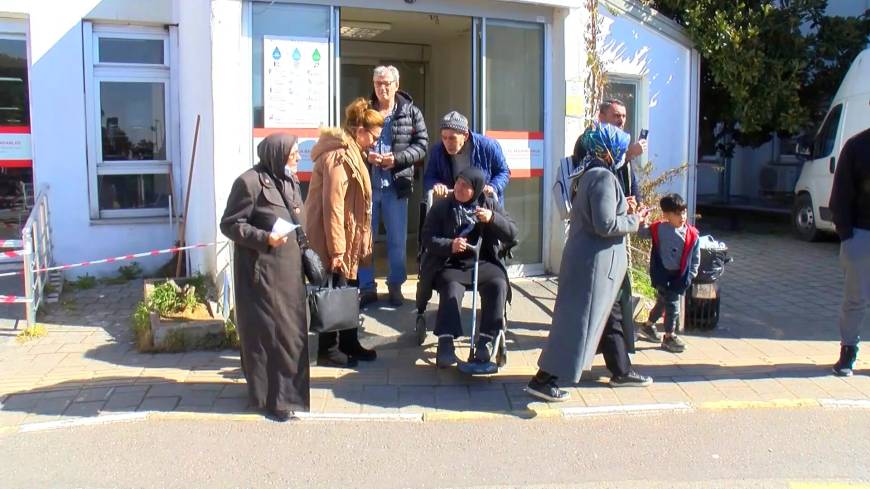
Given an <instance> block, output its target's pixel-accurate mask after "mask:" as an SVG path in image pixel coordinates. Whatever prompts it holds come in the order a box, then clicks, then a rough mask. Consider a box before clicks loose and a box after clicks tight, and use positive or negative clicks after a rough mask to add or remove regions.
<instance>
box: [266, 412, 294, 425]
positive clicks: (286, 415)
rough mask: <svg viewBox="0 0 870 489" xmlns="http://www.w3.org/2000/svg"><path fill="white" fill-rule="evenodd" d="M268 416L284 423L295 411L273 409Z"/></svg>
mask: <svg viewBox="0 0 870 489" xmlns="http://www.w3.org/2000/svg"><path fill="white" fill-rule="evenodd" d="M268 417H269V418H271V419H272V420H274V421H278V422H279V423H283V422H285V421H290V418H292V417H293V411H290V410H289V409H273V410H272V411H271V412H270V413H269V415H268Z"/></svg>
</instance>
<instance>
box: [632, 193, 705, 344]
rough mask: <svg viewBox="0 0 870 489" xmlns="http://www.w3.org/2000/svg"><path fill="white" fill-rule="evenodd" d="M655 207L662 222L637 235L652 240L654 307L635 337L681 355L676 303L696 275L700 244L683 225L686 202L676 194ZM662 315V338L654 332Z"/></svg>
mask: <svg viewBox="0 0 870 489" xmlns="http://www.w3.org/2000/svg"><path fill="white" fill-rule="evenodd" d="M659 206H660V207H661V209H662V214H663V219H661V220H659V221H656V222H654V223H652V224H651V225H650V226H649V227H645V228H642V229H641V230H640V232H639V233H638V234H639V235H640V236H641V237H648V238H652V251H651V252H650V258H649V274H650V279H651V281H652V285H653V287H655V289H656V291H657V295H656V304H655V306H653V308H652V310H650V313H649V318H648V319H647V322H646V323H644V324H642V325H641V326H640V328H639V331H638V334H639V335H640V336H641V337H642V338H644V339H646V340H648V341H654V342H659V341H661V343H662V349H664V350H667V351H670V352H673V353H681V352H683V351H685V350H686V343H685V342H684V341H683V340H682V339H680V337H679V336H677V334H676V330H677V322H678V320H679V313H680V301H681V299H682V296H683V294H684V293H685V292H686V289H688V288H689V286H690V285H691V284H692V279H694V278H695V276H696V275H698V266H699V265H700V263H701V244H700V241H699V240H698V230H697V229H695V227H694V226H692V225H691V224H688V223H687V221H686V217H687V214H686V208H687V206H686V201H685V200H683V198H682V197H681V196H680V195H679V194H668V195H665V196H664V197H662V199H661V201H659ZM662 313H664V316H665V321H664V323H665V324H664V326H665V334H664V337H661V336H660V335H659V333H658V331H656V328H655V323H656V321H658V320H659V318H660V317H662Z"/></svg>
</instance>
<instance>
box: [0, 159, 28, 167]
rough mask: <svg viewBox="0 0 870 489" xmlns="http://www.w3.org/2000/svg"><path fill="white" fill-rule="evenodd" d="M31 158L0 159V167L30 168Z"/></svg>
mask: <svg viewBox="0 0 870 489" xmlns="http://www.w3.org/2000/svg"><path fill="white" fill-rule="evenodd" d="M32 166H33V160H0V168H30V167H32Z"/></svg>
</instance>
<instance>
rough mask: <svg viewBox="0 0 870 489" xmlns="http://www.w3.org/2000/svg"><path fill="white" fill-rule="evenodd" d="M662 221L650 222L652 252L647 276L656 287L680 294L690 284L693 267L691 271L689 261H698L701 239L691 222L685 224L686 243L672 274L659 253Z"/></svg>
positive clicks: (692, 276)
mask: <svg viewBox="0 0 870 489" xmlns="http://www.w3.org/2000/svg"><path fill="white" fill-rule="evenodd" d="M663 222H664V221H657V222H654V223H652V225H650V228H649V232H650V235H651V236H652V252H651V253H650V254H649V276H650V281H651V282H652V286H653V287H655V288H656V289H659V288H664V289H667V290H670V291H672V292H676V293H678V294H682V293H683V292H685V291H686V289H688V288H689V285H691V284H692V278H694V273H697V268H695V271H694V273H693V272H692V267H691V262H692V261H693V259H694V261H695V263H698V261H699V260H700V255H701V241H700V240H699V239H698V229H697V228H695V226H692V225H691V224H686V244H685V245H684V246H683V254H682V256H681V257H680V270H679V273H678V274H674V273H673V272H671V271H669V270H668V269H666V268H665V266H664V265H663V264H662V258H661V254H660V253H659V226H660V225H661V224H662V223H663Z"/></svg>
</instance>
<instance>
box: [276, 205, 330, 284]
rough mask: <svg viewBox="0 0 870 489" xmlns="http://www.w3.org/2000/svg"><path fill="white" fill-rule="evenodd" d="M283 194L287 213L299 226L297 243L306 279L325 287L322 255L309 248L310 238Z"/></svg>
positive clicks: (310, 282)
mask: <svg viewBox="0 0 870 489" xmlns="http://www.w3.org/2000/svg"><path fill="white" fill-rule="evenodd" d="M280 193H281V199H282V200H283V201H284V206H285V207H287V212H288V213H289V214H290V221H292V222H293V224H295V225H297V226H299V227H297V228H296V230H295V233H296V243H297V244H299V249H300V250H301V251H302V271H303V273H305V278H306V279H308V283H309V284H312V285H318V286H320V285H323V284H324V282H326V269H325V268H324V267H323V262H322V261H321V260H320V255H318V254H317V252H316V251H314V250H312V249H311V247H310V246H308V236H307V235H306V234H305V230H303V229H302V226H301V225H300V224H299V221H298V220H297V219H296V213H295V212H293V206H291V205H290V203H289V202H287V199H286V197H285V196H284V192H280Z"/></svg>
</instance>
